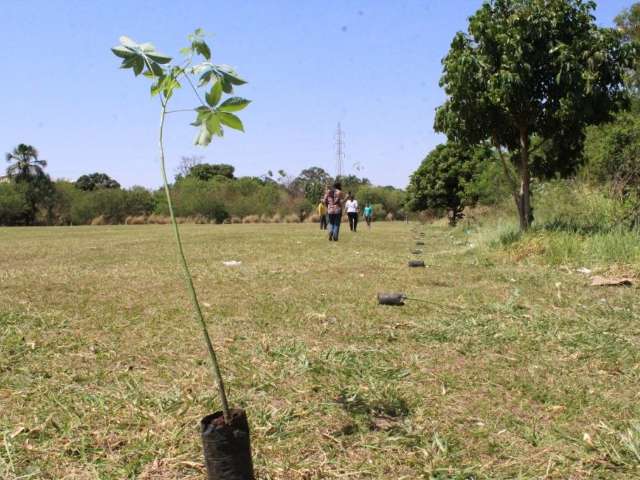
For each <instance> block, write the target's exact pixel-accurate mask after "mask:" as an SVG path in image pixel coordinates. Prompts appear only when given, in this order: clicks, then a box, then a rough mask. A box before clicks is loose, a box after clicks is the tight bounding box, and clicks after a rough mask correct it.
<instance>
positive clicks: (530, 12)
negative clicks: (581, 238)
mask: <svg viewBox="0 0 640 480" xmlns="http://www.w3.org/2000/svg"><path fill="white" fill-rule="evenodd" d="M594 8H595V4H594V2H591V1H583V0H490V1H487V2H485V3H484V4H483V6H482V7H480V9H479V10H478V11H477V12H476V13H475V14H474V15H473V16H472V17H471V18H470V19H469V27H468V32H467V33H462V32H459V33H458V34H457V35H456V36H455V37H454V39H453V42H452V44H451V48H450V50H449V53H448V54H447V56H446V57H445V58H444V60H443V65H444V73H443V76H442V78H441V81H440V84H441V86H442V87H444V90H445V92H446V94H447V100H446V102H445V104H444V105H442V106H441V107H440V108H439V109H438V110H437V113H436V120H435V128H436V130H437V131H440V132H444V133H446V134H447V136H448V137H449V139H450V140H453V141H456V142H460V143H468V144H478V143H481V142H490V143H491V144H492V145H493V146H494V147H495V148H496V149H497V151H498V153H499V154H500V157H501V159H502V162H503V165H504V168H505V171H506V173H507V175H508V176H509V178H510V179H511V184H512V190H513V195H514V199H515V202H516V206H517V208H518V213H519V217H520V226H521V228H522V229H526V228H528V227H529V225H530V223H531V221H532V211H531V205H530V173H531V172H530V166H531V165H530V158H531V154H532V153H534V152H535V149H537V148H541V146H542V145H543V144H544V143H546V142H554V143H555V144H556V145H562V144H568V145H576V144H578V145H581V142H582V139H583V129H584V126H585V125H588V124H592V123H597V122H601V121H605V120H607V119H609V118H610V114H611V113H612V112H614V111H616V110H618V109H619V108H620V107H622V106H624V105H625V104H626V102H627V92H626V91H625V89H624V84H623V80H624V74H625V71H626V69H627V68H629V67H630V66H631V65H632V63H633V56H634V52H635V49H634V46H633V45H631V44H628V43H625V42H623V38H622V34H621V33H619V32H617V31H615V30H613V29H605V28H599V27H597V26H596V24H595V21H594V17H593V10H594ZM536 137H537V138H538V139H539V141H538V142H535V141H533V139H534V138H536ZM562 161H563V159H562V157H558V158H555V159H552V162H553V164H552V165H547V167H546V168H547V169H551V170H558V171H561V170H562V166H561V165H560V163H561V162H562ZM514 164H515V165H516V167H517V169H516V170H515V171H514V168H513V165H514Z"/></svg>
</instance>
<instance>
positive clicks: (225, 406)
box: [159, 100, 231, 424]
mask: <svg viewBox="0 0 640 480" xmlns="http://www.w3.org/2000/svg"><path fill="white" fill-rule="evenodd" d="M166 114H167V100H162V113H161V114H160V133H159V147H160V170H161V172H162V182H163V184H164V193H165V194H166V196H167V205H168V206H169V216H170V217H171V225H172V226H173V233H174V235H175V239H176V246H177V249H178V257H179V259H180V263H181V264H182V271H183V273H184V278H185V281H186V283H187V290H189V294H190V296H191V303H192V305H193V310H194V312H195V317H196V319H197V320H198V323H199V324H200V327H201V328H202V335H203V336H204V341H205V343H206V344H207V350H208V351H209V358H210V359H211V364H212V367H213V368H212V370H213V378H214V380H215V382H216V383H217V384H218V393H219V394H220V400H221V402H222V414H223V416H224V420H225V422H226V423H227V424H229V423H230V422H231V415H230V414H229V403H228V402H227V395H226V393H225V390H224V382H223V381H222V374H221V373H220V365H219V364H218V358H217V357H216V352H215V350H214V349H213V345H212V344H211V338H210V337H209V332H208V330H207V324H206V323H205V321H204V318H203V316H202V309H201V308H200V302H198V296H197V295H196V290H195V288H194V287H193V279H192V277H191V272H190V271H189V266H188V264H187V259H186V258H185V256H184V250H183V249H182V240H181V238H180V230H179V229H178V223H177V222H176V217H175V215H174V213H173V202H172V201H171V192H170V191H169V182H167V171H166V168H165V161H164V137H163V134H164V122H165V118H166Z"/></svg>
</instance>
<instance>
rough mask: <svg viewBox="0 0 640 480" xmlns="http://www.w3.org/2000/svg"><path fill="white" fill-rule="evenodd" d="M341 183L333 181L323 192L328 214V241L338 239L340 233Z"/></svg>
mask: <svg viewBox="0 0 640 480" xmlns="http://www.w3.org/2000/svg"><path fill="white" fill-rule="evenodd" d="M341 190H342V184H341V183H340V182H335V183H334V184H333V187H332V188H329V189H328V190H327V192H326V193H325V194H324V204H325V205H326V206H327V213H328V214H329V241H330V242H331V241H334V242H337V241H338V236H339V234H340V219H341V217H342V203H343V197H344V194H343V193H342V191H341Z"/></svg>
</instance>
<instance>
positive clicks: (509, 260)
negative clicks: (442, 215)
mask: <svg viewBox="0 0 640 480" xmlns="http://www.w3.org/2000/svg"><path fill="white" fill-rule="evenodd" d="M182 228H183V232H184V239H185V246H186V251H187V254H188V257H189V260H190V262H191V265H192V267H193V272H194V278H195V284H196V287H197V289H198V291H199V294H200V298H201V301H202V302H203V305H204V307H205V313H206V315H207V317H208V322H209V325H210V331H211V334H212V336H213V337H214V339H215V341H216V343H217V345H218V348H219V352H220V357H221V362H222V365H223V368H224V371H225V372H226V381H227V386H228V389H229V394H230V398H231V402H232V403H233V404H234V405H240V406H244V407H245V408H247V410H248V414H249V420H250V423H251V428H252V432H253V433H252V441H253V453H254V458H255V466H256V472H257V474H258V477H259V478H260V479H263V480H266V479H307V480H310V479H331V478H340V479H349V478H351V479H359V478H376V479H394V480H401V479H416V478H437V479H463V478H474V479H481V478H491V479H507V478H519V479H534V478H537V479H542V478H548V479H567V478H572V479H582V478H601V479H605V478H606V479H609V478H612V479H617V478H629V479H631V478H638V477H639V476H640V387H639V385H640V349H639V347H640V323H639V320H640V308H639V307H640V301H639V300H638V288H637V287H631V288H615V287H614V288H595V287H590V286H589V282H588V278H587V277H585V276H584V275H582V274H580V273H577V272H576V271H575V267H576V265H558V264H547V263H545V261H543V260H542V259H539V258H537V257H536V256H535V255H513V253H512V252H511V253H510V252H509V251H507V250H503V249H499V247H490V246H489V245H490V243H491V242H490V241H489V238H488V237H487V235H485V234H484V233H483V232H479V233H470V234H465V232H464V229H463V228H459V229H456V230H455V231H452V230H449V229H448V228H447V227H446V226H441V225H427V226H419V225H417V224H412V225H405V224H402V223H384V224H380V223H378V224H375V225H374V228H373V230H372V231H371V232H368V231H366V230H365V229H364V228H363V229H362V231H361V232H358V233H357V234H351V233H350V232H348V229H346V230H347V231H344V230H345V229H344V226H343V232H342V238H341V241H340V242H338V243H335V244H334V243H329V242H327V241H326V239H325V237H324V235H321V234H320V232H319V231H318V230H317V226H315V225H308V224H306V225H223V226H210V225H184V226H183V227H182ZM411 229H418V230H420V231H424V232H425V234H426V236H425V243H426V246H425V254H424V259H425V261H426V263H427V265H428V268H426V269H408V268H407V267H406V261H407V260H408V259H409V258H411V255H410V254H409V250H410V249H411V248H412V247H413V245H414V242H415V233H413V232H412V231H411ZM476 235H477V237H476ZM534 253H535V252H534ZM225 260H239V261H241V262H242V265H240V266H238V267H226V266H224V265H223V264H222V262H223V261H225ZM578 266H579V265H578ZM585 266H586V267H590V268H596V269H600V270H606V269H608V268H614V269H616V270H618V271H621V270H624V269H628V270H630V271H631V273H638V266H637V265H621V266H620V265H619V266H616V267H610V266H607V265H595V266H594V265H585ZM379 291H403V292H407V293H408V294H410V295H411V296H413V297H416V298H422V299H424V300H427V301H428V302H417V301H414V302H408V303H407V305H406V306H404V307H397V308H394V307H383V306H378V305H376V300H375V296H376V293H377V292H379ZM190 312H191V310H190V306H189V302H188V297H187V295H186V293H185V291H184V288H183V283H182V277H181V276H180V273H179V270H178V264H177V260H176V256H175V253H174V246H173V243H172V237H171V232H170V229H169V227H168V226H119V227H106V226H105V227H68V228H31V229H29V228H25V229H22V228H14V229H0V477H1V478H6V479H18V478H43V479H124V478H140V479H174V478H175V479H178V478H180V479H183V478H187V479H196V478H197V479H200V478H204V470H203V466H202V455H201V446H200V440H199V431H198V423H199V420H200V418H201V417H202V416H203V415H205V414H207V413H209V412H212V411H214V410H217V409H218V408H219V405H218V403H217V397H216V395H215V392H214V389H213V386H212V385H213V382H212V380H211V378H210V370H209V366H208V364H207V360H206V353H205V350H204V347H203V343H202V341H201V337H200V332H199V330H198V327H197V324H196V323H195V321H194V320H193V319H192V316H191V314H190Z"/></svg>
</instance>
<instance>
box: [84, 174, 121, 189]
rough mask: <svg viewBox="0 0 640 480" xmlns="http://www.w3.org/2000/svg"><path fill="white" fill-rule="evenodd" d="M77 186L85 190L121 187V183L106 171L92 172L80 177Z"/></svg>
mask: <svg viewBox="0 0 640 480" xmlns="http://www.w3.org/2000/svg"><path fill="white" fill-rule="evenodd" d="M75 186H76V188H79V189H80V190H84V191H92V190H97V189H100V188H120V184H119V183H118V182H117V181H115V180H114V179H113V178H111V177H110V176H109V175H107V174H106V173H98V172H96V173H90V174H88V175H82V176H80V177H78V180H76V182H75Z"/></svg>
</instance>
